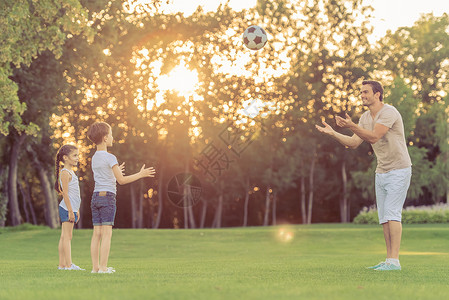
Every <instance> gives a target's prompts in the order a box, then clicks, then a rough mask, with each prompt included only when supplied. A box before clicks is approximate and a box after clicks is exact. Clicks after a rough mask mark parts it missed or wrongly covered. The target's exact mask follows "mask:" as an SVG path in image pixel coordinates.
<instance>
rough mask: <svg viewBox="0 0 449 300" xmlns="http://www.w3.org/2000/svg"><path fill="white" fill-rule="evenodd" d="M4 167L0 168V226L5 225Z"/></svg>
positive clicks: (6, 193) (6, 195)
mask: <svg viewBox="0 0 449 300" xmlns="http://www.w3.org/2000/svg"><path fill="white" fill-rule="evenodd" d="M5 169H6V170H5ZM5 169H3V168H0V227H5V222H6V211H7V206H8V183H7V182H8V177H7V176H6V174H7V173H8V166H6V168H5Z"/></svg>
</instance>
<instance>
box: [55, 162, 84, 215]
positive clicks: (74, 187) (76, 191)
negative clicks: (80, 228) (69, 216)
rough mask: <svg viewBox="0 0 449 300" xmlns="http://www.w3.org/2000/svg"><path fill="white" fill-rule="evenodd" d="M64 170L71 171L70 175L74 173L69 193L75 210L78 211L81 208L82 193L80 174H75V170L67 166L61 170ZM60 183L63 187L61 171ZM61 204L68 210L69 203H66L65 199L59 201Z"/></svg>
mask: <svg viewBox="0 0 449 300" xmlns="http://www.w3.org/2000/svg"><path fill="white" fill-rule="evenodd" d="M64 170H66V171H67V172H69V173H70V175H72V179H71V180H70V181H69V191H68V194H69V200H70V204H71V205H72V210H73V212H78V211H79V209H80V205H81V193H80V184H79V181H78V176H76V175H75V172H73V171H71V170H68V169H66V168H63V169H62V170H61V172H62V171H64ZM59 185H60V186H61V189H62V181H61V173H59ZM59 206H61V207H62V208H64V209H65V210H68V208H67V205H65V202H64V199H62V200H61V203H59Z"/></svg>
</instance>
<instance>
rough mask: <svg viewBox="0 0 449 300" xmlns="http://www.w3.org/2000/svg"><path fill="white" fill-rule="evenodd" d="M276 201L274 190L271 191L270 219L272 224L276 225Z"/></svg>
mask: <svg viewBox="0 0 449 300" xmlns="http://www.w3.org/2000/svg"><path fill="white" fill-rule="evenodd" d="M276 202H277V193H276V192H274V193H273V210H272V213H273V214H272V217H271V219H272V221H271V222H272V224H273V225H276Z"/></svg>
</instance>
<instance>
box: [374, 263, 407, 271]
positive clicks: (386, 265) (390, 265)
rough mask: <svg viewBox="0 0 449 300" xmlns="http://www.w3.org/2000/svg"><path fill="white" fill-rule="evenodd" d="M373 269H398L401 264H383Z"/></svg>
mask: <svg viewBox="0 0 449 300" xmlns="http://www.w3.org/2000/svg"><path fill="white" fill-rule="evenodd" d="M374 270H376V271H400V270H401V266H396V265H393V264H384V265H383V266H380V267H378V268H377V269H374Z"/></svg>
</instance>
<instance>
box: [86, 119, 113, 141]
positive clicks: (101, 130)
mask: <svg viewBox="0 0 449 300" xmlns="http://www.w3.org/2000/svg"><path fill="white" fill-rule="evenodd" d="M110 129H111V126H109V124H108V123H105V122H95V123H93V124H92V125H90V127H89V129H88V130H87V137H88V138H89V140H91V141H92V142H93V143H95V144H96V145H98V144H101V142H102V141H103V138H104V137H105V136H107V135H108V134H109V130H110Z"/></svg>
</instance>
